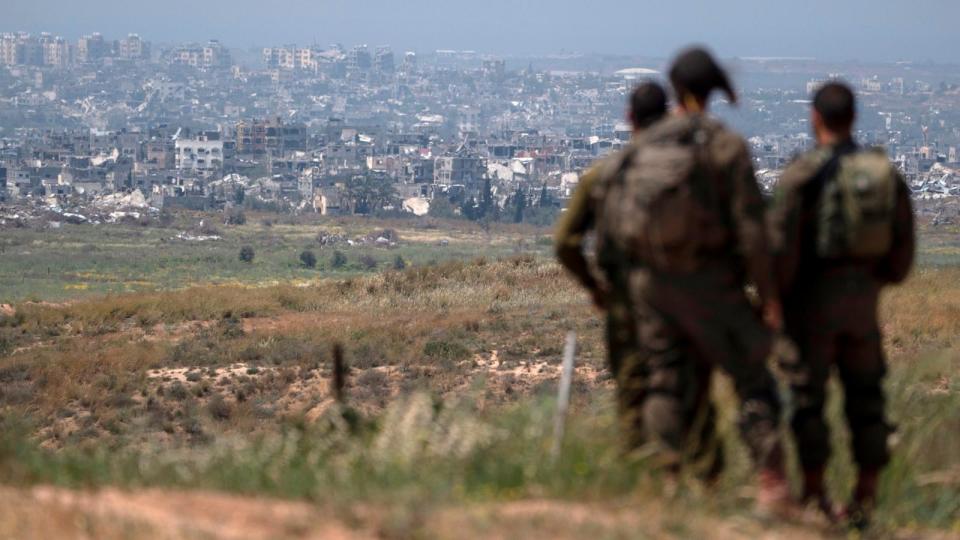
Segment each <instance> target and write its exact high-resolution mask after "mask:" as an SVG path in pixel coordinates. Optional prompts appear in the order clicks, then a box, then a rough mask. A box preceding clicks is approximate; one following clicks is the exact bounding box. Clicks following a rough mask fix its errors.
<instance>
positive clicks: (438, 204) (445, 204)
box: [427, 195, 460, 219]
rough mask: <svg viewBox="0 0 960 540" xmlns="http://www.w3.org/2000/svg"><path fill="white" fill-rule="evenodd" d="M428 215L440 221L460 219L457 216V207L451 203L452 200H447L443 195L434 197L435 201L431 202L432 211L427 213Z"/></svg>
mask: <svg viewBox="0 0 960 540" xmlns="http://www.w3.org/2000/svg"><path fill="white" fill-rule="evenodd" d="M427 215H428V216H430V217H435V218H440V219H456V218H458V217H460V216H459V215H458V214H457V210H456V207H455V206H454V205H453V203H451V202H450V199H447V198H446V197H444V196H443V195H440V196H437V197H434V198H433V200H432V201H430V210H429V211H428V212H427Z"/></svg>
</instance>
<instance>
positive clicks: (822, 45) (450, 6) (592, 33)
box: [0, 0, 960, 63]
mask: <svg viewBox="0 0 960 540" xmlns="http://www.w3.org/2000/svg"><path fill="white" fill-rule="evenodd" d="M2 13H3V15H2V17H0V27H2V28H0V30H27V31H31V32H39V31H42V30H47V31H50V32H53V33H57V34H61V35H64V36H65V37H69V38H76V37H78V36H79V35H81V34H84V33H90V32H93V31H100V32H102V33H104V34H106V35H107V36H108V37H114V38H115V37H119V36H121V35H125V34H126V33H127V32H137V33H139V34H141V35H142V36H144V37H145V38H147V39H149V40H152V41H166V42H172V41H188V40H195V41H200V40H206V39H209V38H217V39H220V40H221V41H223V42H225V43H226V44H228V45H230V46H235V47H250V46H263V45H279V44H284V43H297V44H310V43H313V42H314V41H316V42H317V43H319V44H323V45H326V44H329V43H334V42H341V43H344V44H346V45H352V44H357V43H368V44H370V45H392V46H393V47H394V48H395V49H413V50H419V51H429V50H433V49H438V48H450V49H473V50H477V51H479V52H490V53H497V54H511V53H512V54H531V53H532V54H541V53H554V52H560V51H576V52H597V53H626V54H637V55H644V56H665V55H669V54H670V53H671V52H672V51H673V50H674V49H676V48H677V47H678V46H680V45H683V44H687V43H690V42H701V43H707V44H709V45H711V46H712V47H713V48H714V49H716V50H717V52H718V53H720V54H721V55H723V56H728V57H729V56H815V57H818V58H824V59H834V60H900V59H908V60H918V61H924V60H934V61H937V62H951V63H952V62H958V61H960V0H790V1H781V0H687V1H682V0H680V1H664V0H471V1H463V0H353V1H348V0H313V1H309V0H189V1H188V0H150V1H144V0H3V8H2Z"/></svg>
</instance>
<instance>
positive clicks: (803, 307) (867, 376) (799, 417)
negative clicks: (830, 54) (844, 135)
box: [769, 141, 914, 471]
mask: <svg viewBox="0 0 960 540" xmlns="http://www.w3.org/2000/svg"><path fill="white" fill-rule="evenodd" d="M856 150H857V147H856V145H855V144H854V143H853V142H850V141H848V142H845V143H842V144H840V145H838V146H836V147H822V148H819V149H817V150H814V151H812V152H810V153H808V154H806V155H804V156H802V157H800V158H799V159H797V160H796V161H795V162H794V163H793V164H792V165H791V166H790V167H789V168H787V170H786V171H785V172H784V174H783V177H782V178H781V180H780V183H779V184H778V186H777V190H776V194H775V198H774V204H773V207H772V208H771V212H770V215H769V219H770V226H771V237H772V240H773V244H774V248H775V252H776V254H777V258H776V275H777V281H778V285H779V287H780V290H781V291H782V298H783V302H784V313H785V317H786V329H787V333H788V334H789V335H790V337H791V338H793V339H794V341H795V342H796V344H797V346H798V348H799V350H800V355H799V357H798V358H797V360H796V361H795V362H791V363H789V364H788V365H785V366H784V371H785V373H786V374H787V378H788V380H789V383H790V385H791V388H792V394H793V397H794V400H795V403H794V411H793V415H792V419H791V427H792V429H793V432H794V435H795V437H796V440H797V447H798V451H799V455H800V462H801V465H802V466H803V468H804V470H805V471H813V470H817V469H821V470H822V468H823V467H824V465H825V464H826V462H827V460H828V458H829V456H830V445H829V431H828V427H827V424H826V423H825V421H824V418H823V408H824V403H825V401H826V383H827V379H828V377H829V375H830V369H831V367H832V366H836V369H837V372H838V374H839V377H840V381H841V383H842V385H843V388H844V393H845V399H844V412H845V414H846V417H847V422H848V424H849V427H850V432H851V434H852V446H853V456H854V459H855V461H856V462H857V464H858V465H859V466H860V467H861V470H878V469H880V468H882V467H883V466H884V465H885V464H886V463H887V461H888V460H889V457H890V455H889V448H888V444H887V438H888V435H889V434H890V432H891V428H890V426H889V424H888V423H887V420H886V417H885V413H884V406H885V400H884V395H883V389H882V380H883V377H884V374H885V373H886V363H885V360H884V354H883V348H882V342H881V335H880V326H879V323H878V321H877V300H878V295H879V292H880V289H881V288H882V287H883V286H884V285H885V284H889V283H897V282H900V281H902V280H903V279H904V278H905V277H906V276H907V273H908V272H909V270H910V267H911V265H912V262H913V254H914V231H913V212H912V210H911V207H910V197H909V190H908V188H907V186H906V184H905V183H904V182H903V179H902V178H900V177H899V174H898V178H897V184H898V185H897V194H896V206H895V214H894V218H895V219H894V227H893V242H892V248H891V250H890V252H889V253H888V255H887V256H885V257H878V258H873V259H862V260H853V259H840V260H833V259H831V260H829V261H828V260H825V259H820V258H819V257H818V256H817V254H816V247H815V236H816V231H815V228H816V203H817V201H816V199H817V193H816V191H815V190H816V189H817V188H816V185H817V184H818V182H816V180H817V179H818V178H819V177H820V176H821V175H825V174H829V173H828V172H826V168H827V167H828V163H829V162H830V161H831V157H833V155H834V154H835V153H836V152H843V153H852V152H855V151H856Z"/></svg>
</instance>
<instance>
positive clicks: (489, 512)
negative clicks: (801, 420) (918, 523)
mask: <svg viewBox="0 0 960 540" xmlns="http://www.w3.org/2000/svg"><path fill="white" fill-rule="evenodd" d="M691 514H692V515H691ZM846 537H847V536H846V535H845V534H843V533H842V531H838V530H835V529H830V528H829V527H827V526H826V525H824V524H823V523H819V522H817V521H816V520H811V521H809V522H802V523H790V524H783V523H778V524H775V525H774V524H771V523H770V522H765V521H763V520H759V519H753V518H748V517H732V518H729V519H720V518H717V517H715V516H711V515H709V514H706V513H696V512H694V513H691V512H689V511H686V512H684V511H681V510H672V509H671V508H670V507H669V506H668V505H666V503H664V502H663V501H660V500H656V499H655V500H623V501H618V502H604V503H581V502H565V501H553V500H542V499H533V500H522V501H515V502H508V503H487V504H477V505H470V506H466V507H437V508H429V509H418V508H413V509H405V510H403V511H399V512H398V511H397V510H396V509H394V510H385V509H374V508H350V509H339V510H333V509H325V508H322V507H320V506H317V505H312V504H310V503H306V502H290V501H277V500H270V499H262V498H252V497H241V496H235V495H225V494H219V493H211V492H203V491H196V492H183V491H168V490H157V489H148V490H139V491H121V490H117V489H104V490H100V491H72V490H66V489H61V488H52V487H43V486H40V487H34V488H29V489H17V488H0V538H13V539H30V540H33V539H53V538H56V539H78V540H79V539H84V540H86V539H90V540H93V539H103V540H115V539H144V540H161V539H162V540H180V539H211V540H239V539H278V540H286V539H330V540H340V539H366V538H442V539H513V538H544V539H546V538H549V539H576V538H716V539H721V540H725V539H731V540H732V539H751V540H757V539H785V540H793V539H801V538H846ZM884 537H885V538H902V539H914V538H916V539H928V538H929V539H935V540H940V539H947V538H950V535H949V534H948V533H940V534H937V533H924V532H921V531H909V532H908V531H905V532H903V533H901V534H895V535H885V536H884Z"/></svg>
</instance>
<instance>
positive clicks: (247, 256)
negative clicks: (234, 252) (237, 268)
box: [240, 246, 256, 264]
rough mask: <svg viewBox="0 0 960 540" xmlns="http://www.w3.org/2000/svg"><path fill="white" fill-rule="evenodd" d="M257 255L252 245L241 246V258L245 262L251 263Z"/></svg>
mask: <svg viewBox="0 0 960 540" xmlns="http://www.w3.org/2000/svg"><path fill="white" fill-rule="evenodd" d="M255 256H256V254H255V253H254V252H253V248H252V247H250V246H243V247H242V248H240V260H241V261H242V262H245V263H247V264H250V263H252V262H253V258H254V257H255Z"/></svg>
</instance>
